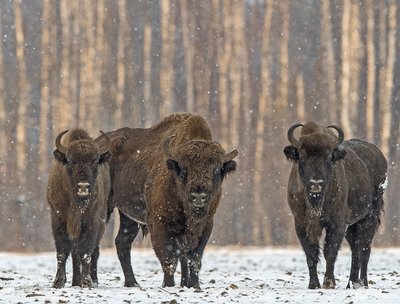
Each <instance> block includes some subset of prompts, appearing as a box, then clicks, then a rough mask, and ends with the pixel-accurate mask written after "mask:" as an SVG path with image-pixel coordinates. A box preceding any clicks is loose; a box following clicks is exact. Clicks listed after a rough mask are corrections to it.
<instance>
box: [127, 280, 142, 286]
mask: <svg viewBox="0 0 400 304" xmlns="http://www.w3.org/2000/svg"><path fill="white" fill-rule="evenodd" d="M124 286H125V287H140V285H139V283H138V282H136V281H135V282H125V284H124Z"/></svg>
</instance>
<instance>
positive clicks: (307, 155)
mask: <svg viewBox="0 0 400 304" xmlns="http://www.w3.org/2000/svg"><path fill="white" fill-rule="evenodd" d="M298 127H303V128H302V132H301V136H300V137H299V139H297V138H296V137H295V136H294V134H293V133H294V130H295V129H296V128H298ZM329 129H335V130H336V131H337V133H338V136H337V137H336V136H335V135H334V133H333V132H331V131H330V130H329ZM287 136H288V139H289V142H290V143H291V145H290V146H287V147H285V149H284V153H285V155H286V157H287V158H288V159H290V160H293V161H295V162H296V164H297V166H298V172H299V175H300V179H301V183H302V184H303V187H304V190H305V194H306V196H307V199H308V201H309V202H310V204H311V206H312V207H313V208H315V209H316V210H320V209H321V207H322V203H323V201H324V197H325V192H326V189H327V188H328V187H329V184H330V182H331V180H332V178H333V169H334V167H335V164H336V162H337V161H338V160H340V159H342V158H344V157H345V155H346V151H345V150H344V149H343V147H342V145H341V143H342V142H343V139H344V134H343V130H342V129H341V128H340V127H338V126H333V125H332V126H328V127H327V128H325V127H322V126H319V125H317V124H316V123H314V122H308V123H306V124H305V125H302V124H295V125H293V126H291V127H290V128H289V130H288V133H287Z"/></svg>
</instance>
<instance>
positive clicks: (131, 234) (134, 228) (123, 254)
mask: <svg viewBox="0 0 400 304" xmlns="http://www.w3.org/2000/svg"><path fill="white" fill-rule="evenodd" d="M119 215H120V224H119V231H118V234H117V237H116V238H115V246H116V248H117V255H118V259H119V262H120V264H121V267H122V271H123V272H124V276H125V285H124V286H125V287H134V286H137V287H138V286H139V284H138V282H137V281H136V278H135V275H134V273H133V270H132V264H131V247H132V243H133V241H134V240H135V238H136V235H137V234H138V232H139V224H138V223H137V222H135V221H133V220H131V219H129V218H128V217H127V216H125V215H124V214H123V213H122V212H119Z"/></svg>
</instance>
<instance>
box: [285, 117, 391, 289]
mask: <svg viewBox="0 0 400 304" xmlns="http://www.w3.org/2000/svg"><path fill="white" fill-rule="evenodd" d="M298 127H302V130H301V135H300V137H299V139H297V138H296V137H295V136H294V134H293V132H294V130H295V129H296V128H298ZM332 129H333V130H336V132H337V133H338V137H336V136H335V135H334V133H333V132H332V131H331V130H332ZM288 139H289V142H290V143H291V145H290V146H287V147H286V148H285V149H284V153H285V155H286V157H287V158H288V159H290V160H292V161H293V167H292V171H291V172H290V177H289V185H288V201H289V205H290V209H291V210H292V213H293V216H294V220H295V227H296V233H297V236H298V238H299V240H300V243H301V245H302V247H303V249H304V251H305V254H306V257H307V264H308V269H309V273H310V282H309V285H308V288H320V287H321V286H320V283H319V280H318V275H317V264H318V258H319V250H320V248H319V239H320V237H321V235H322V230H323V229H325V232H326V236H325V244H324V257H325V259H326V272H325V278H324V283H323V287H324V288H335V276H334V266H335V260H336V257H337V254H338V250H339V247H340V245H341V243H342V240H343V238H344V237H346V240H347V241H348V242H349V244H350V248H351V256H352V257H351V270H350V279H349V283H348V285H347V288H350V287H351V285H353V287H354V288H357V287H360V286H368V279H367V267H368V260H369V256H370V252H371V243H372V239H373V237H374V235H375V231H376V229H377V228H378V226H379V223H380V213H381V209H382V206H383V198H382V195H383V191H384V189H385V186H386V170H387V163H386V159H385V157H384V156H383V154H382V153H381V151H379V149H378V148H377V147H376V146H374V145H373V144H370V143H368V142H365V141H362V140H358V139H350V140H346V141H343V139H344V134H343V131H342V129H341V128H340V127H338V126H329V127H327V128H325V127H323V126H320V125H318V124H316V123H314V122H308V123H306V124H305V125H302V124H295V125H293V126H292V127H290V128H289V130H288Z"/></svg>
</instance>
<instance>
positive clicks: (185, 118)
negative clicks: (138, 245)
mask: <svg viewBox="0 0 400 304" xmlns="http://www.w3.org/2000/svg"><path fill="white" fill-rule="evenodd" d="M108 135H109V136H110V137H111V138H112V142H113V144H112V147H113V148H112V153H113V156H112V158H111V160H110V170H111V177H112V191H111V192H112V195H111V196H110V200H109V204H111V207H110V208H109V209H110V211H111V210H112V209H113V207H114V206H115V207H117V208H118V210H119V213H120V228H119V232H118V235H117V236H116V239H115V244H116V248H117V254H118V258H119V260H120V263H121V267H122V269H123V272H124V275H125V286H137V285H138V283H137V281H136V279H135V276H134V274H133V271H132V266H131V258H130V248H131V245H132V242H133V240H134V239H135V237H136V235H137V233H138V231H139V228H140V227H141V226H142V227H145V228H146V229H148V230H149V232H150V238H151V243H152V246H153V248H154V251H155V253H156V256H157V257H158V259H159V261H160V263H161V266H162V269H163V272H164V280H163V283H162V286H163V287H165V286H174V284H175V283H174V273H175V270H176V267H177V263H178V260H179V261H180V264H181V270H182V275H181V286H182V287H183V286H186V287H193V288H195V289H200V284H199V271H200V268H201V259H202V255H203V251H204V248H205V246H206V244H207V241H208V239H209V237H210V234H211V231H212V228H213V216H214V214H215V212H216V209H217V207H218V204H219V201H220V198H221V184H222V181H223V180H224V178H225V177H226V176H227V174H228V173H231V172H233V171H235V169H236V162H235V161H234V160H233V159H234V158H235V157H236V155H237V154H238V152H237V151H236V150H233V151H232V152H230V153H225V151H224V149H223V148H222V147H221V145H220V144H219V143H218V142H216V141H214V140H213V138H212V135H211V130H210V127H209V126H208V124H207V122H206V121H205V120H204V119H203V118H202V117H200V116H197V115H191V114H189V113H175V114H173V115H170V116H168V117H166V118H165V119H164V120H162V121H161V122H160V123H158V124H157V125H155V126H153V127H152V128H148V129H130V128H123V129H119V130H116V131H114V132H111V133H109V134H108ZM99 140H101V138H100V139H99Z"/></svg>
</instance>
